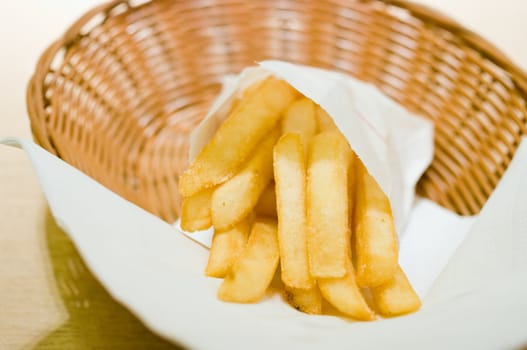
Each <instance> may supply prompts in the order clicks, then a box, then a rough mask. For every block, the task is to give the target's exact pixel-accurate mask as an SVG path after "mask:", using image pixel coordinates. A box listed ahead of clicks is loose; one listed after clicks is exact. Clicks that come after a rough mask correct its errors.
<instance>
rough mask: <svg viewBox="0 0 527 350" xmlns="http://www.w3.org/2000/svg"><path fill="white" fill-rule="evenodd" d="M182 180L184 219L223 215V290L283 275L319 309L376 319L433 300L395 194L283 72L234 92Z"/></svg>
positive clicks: (215, 247)
mask: <svg viewBox="0 0 527 350" xmlns="http://www.w3.org/2000/svg"><path fill="white" fill-rule="evenodd" d="M179 189H180V192H181V195H182V196H183V204H182V214H181V227H182V228H183V229H184V230H186V231H196V230H203V229H206V228H208V227H210V226H211V225H212V226H213V227H214V236H213V240H212V247H211V249H210V255H209V260H208V263H207V267H206V270H205V274H206V275H207V276H211V277H218V278H223V279H224V280H223V282H222V284H221V286H220V288H219V291H218V297H219V299H221V300H223V301H228V302H239V303H252V302H256V301H258V300H260V299H262V298H263V297H264V295H265V294H266V291H267V290H268V288H269V286H270V284H271V282H272V281H273V279H274V277H275V275H277V276H279V277H280V279H279V280H281V284H282V287H283V289H282V290H283V295H284V299H285V300H287V301H288V302H289V303H290V304H291V305H292V306H293V307H295V308H296V309H298V310H301V311H303V312H306V313H310V314H321V313H323V312H326V311H327V310H333V311H335V310H336V311H338V312H339V313H340V314H342V315H345V316H347V317H350V318H353V319H356V320H373V319H375V318H376V317H377V316H376V315H382V316H385V317H389V316H396V315H401V314H405V313H409V312H413V311H415V310H417V309H419V307H420V306H421V301H420V299H419V297H418V296H417V294H416V293H415V291H414V290H413V288H412V286H411V285H410V283H409V282H408V279H407V277H406V275H405V273H404V272H403V270H402V269H401V268H400V266H399V263H398V245H397V236H396V233H395V228H394V222H393V216H392V212H391V207H390V203H389V200H388V198H387V197H386V195H385V194H384V193H383V191H382V190H381V189H380V187H379V186H378V184H377V182H376V181H375V180H374V179H373V178H372V177H371V176H370V175H369V174H368V172H367V170H366V169H365V167H364V166H363V164H362V163H361V161H360V160H359V159H358V157H357V156H356V155H355V154H354V152H353V151H352V149H351V148H350V146H349V144H348V142H347V140H346V139H345V137H344V136H343V135H342V134H341V133H340V131H339V130H338V129H337V127H336V126H335V124H334V123H333V120H332V119H331V117H330V116H329V115H328V114H327V113H326V112H325V111H324V110H323V109H322V108H320V107H319V106H318V105H316V104H315V103H313V102H312V101H311V100H309V99H307V98H305V97H303V96H301V95H300V94H299V93H298V92H296V91H295V90H294V89H293V88H292V87H291V86H289V84H287V83H286V82H284V81H282V80H279V79H276V78H273V77H271V78H267V79H266V80H264V81H263V82H260V83H257V84H255V85H254V86H251V87H250V88H248V89H247V90H246V91H245V92H244V93H243V95H242V97H240V98H239V99H237V100H236V101H235V102H234V103H233V107H232V108H231V111H230V112H229V115H228V117H227V119H226V120H225V121H224V122H223V124H222V125H221V126H220V127H219V128H218V130H217V131H216V133H215V135H214V136H213V137H212V139H211V140H210V141H209V143H208V144H207V145H206V146H205V147H204V148H203V149H202V151H201V152H200V153H199V155H198V156H197V158H196V159H195V160H194V161H193V163H192V164H191V165H190V167H189V168H188V169H187V171H186V172H185V173H184V174H183V175H182V176H181V177H180V181H179ZM279 266H280V268H279Z"/></svg>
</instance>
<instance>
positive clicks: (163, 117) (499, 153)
mask: <svg viewBox="0 0 527 350" xmlns="http://www.w3.org/2000/svg"><path fill="white" fill-rule="evenodd" d="M440 19H441V17H437V20H436V18H435V17H434V13H433V12H431V11H429V10H424V9H420V8H414V7H412V5H409V4H406V3H403V2H394V3H392V2H390V1H351V0H346V1H345V0H332V1H331V0H328V1H307V0H304V1H302V0H297V1H291V0H273V1H240V0H225V1H215V0H211V1H167V0H157V1H149V2H146V3H144V4H141V5H137V6H135V5H131V4H130V3H128V2H126V1H116V2H113V3H110V4H105V5H102V6H101V7H99V8H97V9H94V10H93V11H91V12H90V13H88V14H86V16H84V17H83V18H81V19H80V20H79V21H78V22H77V23H75V24H74V25H73V26H72V27H71V28H70V29H69V30H68V32H67V33H66V34H65V35H64V37H62V38H61V39H60V40H58V41H57V42H55V43H54V44H53V45H52V46H51V47H50V48H49V49H48V50H47V51H46V52H45V53H44V55H43V56H42V58H41V60H40V62H39V65H38V66H37V70H36V72H35V75H34V76H33V78H32V80H31V82H30V86H29V89H28V109H29V114H30V117H31V124H32V130H33V134H34V137H35V139H36V141H37V142H39V143H40V144H41V145H43V146H44V147H45V148H47V149H48V150H50V151H51V152H53V153H55V154H57V155H58V156H60V157H61V158H62V159H64V160H65V161H67V162H68V163H70V164H72V165H73V166H75V167H77V168H79V169H80V170H82V171H84V172H85V173H87V174H88V175H90V176H92V177H94V178H95V179H96V180H98V181H100V182H101V183H103V184H104V185H106V186H107V187H109V188H110V189H112V190H114V191H115V192H117V193H119V194H120V195H122V196H123V197H125V198H127V199H129V200H131V201H132V202H134V203H136V204H138V205H140V206H141V207H143V208H145V209H147V210H149V211H150V212H152V213H154V214H156V215H158V216H160V217H161V218H163V219H165V220H167V221H173V220H175V218H176V217H177V215H178V210H179V202H180V200H179V198H178V191H177V181H178V176H179V174H180V173H181V172H182V171H183V170H184V169H185V167H186V166H187V160H186V158H187V156H186V155H187V149H188V136H189V133H190V132H191V130H192V129H193V128H194V127H195V126H196V125H197V123H198V122H199V121H200V120H201V119H202V118H203V117H204V115H205V113H206V111H207V109H208V107H209V106H210V103H211V102H212V100H213V99H214V97H215V96H216V94H217V93H218V92H219V88H220V81H221V78H222V77H223V76H224V75H225V74H228V73H238V72H240V71H241V70H242V69H243V68H245V67H247V66H250V65H253V64H254V62H255V61H259V60H264V59H281V60H286V61H291V62H295V63H300V64H306V65H312V66H317V67H322V68H327V69H334V70H337V71H342V72H345V73H348V74H350V75H353V76H354V77H356V78H358V79H361V80H363V81H366V82H370V83H373V84H374V85H376V86H377V87H378V88H379V89H380V90H382V91H383V92H384V93H386V94H387V95H389V96H390V97H392V98H393V99H394V100H396V101H397V102H399V103H400V104H401V105H403V106H404V107H406V108H407V109H409V110H410V111H412V112H414V113H416V114H418V115H421V116H423V117H426V118H429V119H431V120H433V121H434V123H435V125H436V131H435V147H436V148H435V157H434V160H433V163H432V165H431V167H430V168H429V169H428V170H427V172H426V173H425V175H424V176H423V177H422V179H421V180H420V182H419V185H418V191H419V193H420V194H422V195H424V196H426V197H428V198H430V199H432V200H434V201H435V202H437V203H439V204H441V205H443V206H445V207H447V208H449V209H452V210H454V211H456V212H458V213H460V214H463V215H467V214H474V213H477V212H478V211H479V210H480V208H481V207H482V206H483V204H484V203H485V201H486V199H487V198H488V196H489V195H490V193H491V192H492V190H493V189H494V187H495V186H496V184H497V182H498V181H499V179H500V177H501V175H502V174H503V172H504V171H505V169H506V168H507V166H508V164H509V162H510V160H511V158H512V156H513V154H514V152H515V150H516V148H517V146H518V144H519V142H520V139H521V136H522V135H524V134H525V133H526V129H527V117H526V116H527V108H526V99H527V94H526V91H525V85H521V84H519V81H520V78H521V79H524V77H523V76H521V77H518V74H517V73H516V72H512V73H511V70H510V69H508V67H503V66H502V65H500V63H499V62H496V60H495V59H493V57H490V56H489V55H488V50H486V49H482V48H481V47H477V46H476V45H475V44H474V41H473V40H468V39H467V36H466V35H463V33H465V32H463V31H460V29H459V28H457V27H454V25H453V24H451V23H450V22H445V21H444V20H440ZM445 23H446V24H445ZM521 82H524V80H521Z"/></svg>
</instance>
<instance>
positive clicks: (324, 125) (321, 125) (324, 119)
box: [315, 106, 337, 133]
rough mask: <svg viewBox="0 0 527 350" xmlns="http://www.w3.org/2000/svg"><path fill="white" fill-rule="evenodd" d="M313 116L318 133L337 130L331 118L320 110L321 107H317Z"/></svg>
mask: <svg viewBox="0 0 527 350" xmlns="http://www.w3.org/2000/svg"><path fill="white" fill-rule="evenodd" d="M315 114H316V120H317V128H318V132H319V133H323V132H326V131H335V130H337V126H336V125H335V122H334V121H333V118H331V117H330V116H329V114H328V113H327V112H326V111H325V110H323V109H322V107H320V106H317V107H316V113H315Z"/></svg>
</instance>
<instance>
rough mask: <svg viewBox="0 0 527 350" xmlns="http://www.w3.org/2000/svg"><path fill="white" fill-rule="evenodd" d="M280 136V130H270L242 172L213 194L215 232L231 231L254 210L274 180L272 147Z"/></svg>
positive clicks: (212, 208)
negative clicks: (230, 229)
mask: <svg viewBox="0 0 527 350" xmlns="http://www.w3.org/2000/svg"><path fill="white" fill-rule="evenodd" d="M279 136H280V133H279V130H278V129H275V130H273V131H271V132H270V134H269V135H268V136H267V138H266V139H265V140H263V141H262V142H261V144H260V146H259V147H258V149H256V150H255V152H254V154H253V155H252V156H251V158H249V160H248V161H247V163H246V164H245V165H244V166H243V167H242V168H241V169H240V171H239V172H238V173H237V174H236V175H234V176H233V177H232V178H231V179H230V180H228V181H227V182H224V183H223V184H221V185H219V186H218V188H217V189H216V190H215V191H214V193H213V194H212V202H211V212H212V223H213V225H214V227H215V228H216V229H218V230H227V229H229V228H231V227H232V226H233V225H235V224H236V223H238V222H239V221H240V220H242V219H243V218H244V217H246V216H247V215H248V214H249V213H250V212H251V211H252V210H253V209H254V207H255V206H256V203H257V202H258V199H259V198H260V195H261V194H262V192H263V191H264V190H265V188H266V187H267V185H268V184H269V183H270V182H271V179H272V178H273V146H274V144H275V143H276V140H278V137H279Z"/></svg>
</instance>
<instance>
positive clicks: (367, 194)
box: [354, 162, 398, 287]
mask: <svg viewBox="0 0 527 350" xmlns="http://www.w3.org/2000/svg"><path fill="white" fill-rule="evenodd" d="M357 163H358V164H357V167H356V175H357V183H356V187H355V188H356V191H355V192H356V203H355V218H354V223H355V230H354V231H355V239H354V242H355V259H356V268H357V283H358V284H359V285H360V286H361V287H375V286H379V285H381V284H383V283H386V282H388V281H389V280H390V279H391V278H392V276H393V275H394V273H395V270H396V269H397V260H398V249H397V236H396V235H395V226H394V223H393V216H392V210H391V207H390V201H389V200H388V198H387V197H386V195H385V194H384V193H383V191H382V190H381V188H380V187H379V185H378V184H377V182H376V181H375V179H373V177H371V175H370V174H368V171H367V170H366V168H365V167H364V165H362V164H361V163H360V162H357Z"/></svg>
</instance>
